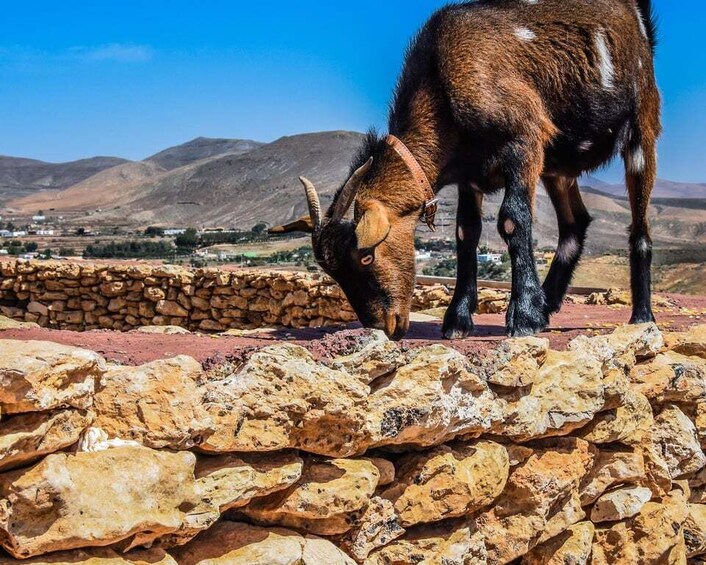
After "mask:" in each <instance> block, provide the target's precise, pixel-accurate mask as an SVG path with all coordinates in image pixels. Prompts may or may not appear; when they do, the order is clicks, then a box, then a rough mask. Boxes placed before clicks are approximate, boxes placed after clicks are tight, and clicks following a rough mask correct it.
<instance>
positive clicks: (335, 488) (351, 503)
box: [241, 459, 380, 536]
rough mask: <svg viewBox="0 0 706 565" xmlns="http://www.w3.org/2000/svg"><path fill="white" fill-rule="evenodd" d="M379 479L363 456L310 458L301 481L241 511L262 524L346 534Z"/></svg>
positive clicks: (314, 532) (373, 468)
mask: <svg viewBox="0 0 706 565" xmlns="http://www.w3.org/2000/svg"><path fill="white" fill-rule="evenodd" d="M379 478H380V473H379V471H378V469H377V467H376V466H375V465H373V464H372V463H371V462H370V461H366V460H363V459H361V460H356V459H332V460H318V459H309V460H307V461H306V462H305V464H304V469H303V471H302V476H301V479H300V480H299V482H298V483H297V484H295V485H293V486H292V487H290V488H288V489H286V490H283V491H281V492H279V493H275V494H273V495H270V496H268V497H264V498H259V499H257V500H254V501H252V502H251V503H250V504H248V505H247V506H246V507H245V508H243V509H241V512H242V513H243V514H244V515H245V516H247V517H248V518H250V519H252V520H255V521H257V522H258V523H261V524H266V525H278V526H285V527H289V528H296V529H298V530H303V531H306V532H310V533H313V534H316V535H324V536H330V535H338V534H344V533H346V532H347V531H348V530H350V529H351V528H352V527H353V523H354V522H355V520H356V519H357V518H358V517H359V516H361V515H362V514H363V512H364V511H365V509H366V508H367V507H368V505H369V504H370V499H371V498H372V496H373V494H374V492H375V489H376V488H377V485H378V480H379Z"/></svg>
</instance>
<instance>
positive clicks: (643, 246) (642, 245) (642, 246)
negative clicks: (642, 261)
mask: <svg viewBox="0 0 706 565" xmlns="http://www.w3.org/2000/svg"><path fill="white" fill-rule="evenodd" d="M636 251H637V252H638V253H639V254H640V255H642V256H643V257H646V256H647V255H648V254H649V252H650V244H649V242H648V241H647V239H646V238H644V237H641V238H640V241H638V242H637V246H636Z"/></svg>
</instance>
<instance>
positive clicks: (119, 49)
mask: <svg viewBox="0 0 706 565" xmlns="http://www.w3.org/2000/svg"><path fill="white" fill-rule="evenodd" d="M67 54H68V55H69V56H70V57H75V58H77V59H82V60H85V61H115V62H119V63H143V62H145V61H149V60H150V59H152V56H153V55H154V52H153V51H152V48H151V47H149V46H148V45H136V44H134V43H107V44H105V45H98V46H94V47H71V48H70V49H69V50H68V51H67Z"/></svg>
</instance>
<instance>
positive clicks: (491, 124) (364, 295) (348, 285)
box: [273, 0, 660, 339]
mask: <svg viewBox="0 0 706 565" xmlns="http://www.w3.org/2000/svg"><path fill="white" fill-rule="evenodd" d="M654 44H655V29H654V25H653V20H652V16H651V5H650V1H649V0H591V1H590V2H587V1H585V0H478V1H476V2H468V3H463V4H454V5H450V6H447V7H445V8H443V9H441V10H439V11H438V12H436V13H435V14H434V15H433V16H432V17H431V19H430V20H429V21H428V22H427V24H426V25H425V26H424V27H423V28H422V30H421V31H420V32H419V34H418V35H417V37H416V38H415V39H414V41H413V42H412V44H411V46H410V48H409V51H408V53H407V57H406V61H405V65H404V70H403V72H402V76H401V78H400V80H399V84H398V86H397V90H396V93H395V97H394V101H393V104H392V110H391V115H390V119H389V131H390V134H391V136H388V137H386V138H383V139H381V138H378V137H377V136H376V135H374V134H369V135H368V136H367V138H366V141H365V143H364V145H363V147H362V148H361V151H360V154H359V155H358V157H357V158H356V160H355V162H354V163H353V166H352V168H351V171H352V172H353V174H352V176H351V178H350V180H349V181H348V182H347V183H346V185H345V186H344V187H343V188H342V189H341V190H339V192H338V193H337V195H336V198H335V201H334V203H333V205H332V206H331V208H330V209H329V210H328V212H327V213H326V215H325V216H322V213H321V209H320V205H319V200H318V197H317V195H316V191H315V189H314V187H313V185H312V184H311V183H310V182H309V181H306V179H303V182H304V183H305V186H306V189H307V199H308V202H309V209H310V212H311V214H310V216H309V217H308V218H305V219H302V220H300V221H299V222H295V224H291V225H290V226H282V227H280V228H275V229H274V230H273V231H274V232H278V233H282V232H285V231H294V230H301V229H302V228H303V227H306V229H307V230H308V231H311V232H312V238H313V245H314V252H315V256H316V259H317V261H318V262H319V264H320V265H321V267H322V268H323V269H324V270H325V271H326V272H327V273H329V274H330V275H331V276H332V277H333V278H334V279H335V280H336V281H337V282H338V283H339V284H340V285H341V287H342V288H343V290H344V292H345V293H346V295H347V297H348V299H349V301H350V302H351V304H352V306H353V308H354V309H355V311H356V313H357V314H358V317H359V319H360V321H361V322H362V323H363V324H364V325H365V326H369V327H377V328H382V329H384V330H385V331H386V333H387V334H388V335H390V336H391V337H393V338H400V337H402V336H403V335H404V334H405V332H406V331H407V329H408V326H409V311H410V302H411V295H412V290H413V286H414V281H415V261H414V232H415V229H416V225H417V222H418V221H419V219H420V215H421V216H424V215H426V219H427V220H429V223H433V218H432V217H431V216H433V211H434V206H433V205H430V202H429V201H430V199H431V198H433V196H432V195H430V194H429V191H430V189H429V187H427V186H426V184H427V183H428V184H429V185H430V188H431V189H433V191H434V192H436V191H438V190H440V189H441V188H442V187H444V186H446V185H449V184H456V185H457V186H458V190H459V205H458V219H457V222H458V229H457V236H456V239H457V251H458V278H457V284H456V289H455V294H454V297H453V301H452V303H451V306H450V307H449V309H448V311H447V313H446V317H445V319H444V325H443V334H444V336H445V337H446V338H450V339H453V338H462V337H465V336H467V335H469V334H470V333H471V332H472V330H473V322H472V313H473V312H474V311H475V308H476V305H477V286H476V284H477V283H476V275H477V256H476V253H477V247H478V242H479V239H480V235H481V206H482V202H483V195H484V194H487V193H492V192H494V191H497V190H500V189H501V188H503V187H504V189H505V196H504V201H503V204H502V206H501V209H500V214H499V219H498V229H499V231H500V234H501V235H502V237H503V238H504V240H505V241H506V243H507V245H508V249H509V254H510V258H511V263H512V296H511V301H510V306H509V310H508V313H507V330H508V333H509V334H510V335H516V336H518V335H528V334H533V333H536V332H538V331H541V330H542V329H543V328H545V327H546V325H547V324H548V319H549V316H550V315H551V314H552V313H554V312H557V311H558V310H559V308H560V307H561V303H562V301H563V298H564V295H565V293H566V290H567V288H568V285H569V283H570V280H571V277H572V275H573V272H574V269H575V267H576V265H577V263H578V261H579V259H580V257H581V253H582V251H583V245H584V239H585V235H586V230H587V228H588V225H589V223H590V216H589V214H588V212H587V211H586V208H585V207H584V204H583V202H582V199H581V194H580V192H579V188H578V184H577V178H578V177H579V176H580V175H581V174H582V173H584V172H587V171H592V170H594V169H597V168H599V167H601V166H603V165H604V164H606V163H607V162H608V161H609V160H610V159H611V158H612V157H613V156H614V155H615V154H616V153H619V152H620V153H621V154H622V157H623V159H624V162H625V170H626V179H627V187H628V193H629V197H630V205H631V208H632V216H633V221H632V226H631V228H630V262H631V275H632V292H633V313H632V320H631V321H632V322H633V323H639V322H647V321H651V320H653V319H654V318H653V315H652V310H651V299H650V292H651V290H650V287H651V280H650V270H651V260H652V243H651V239H650V235H649V227H648V220H647V210H648V204H649V201H650V195H651V191H652V188H653V185H654V181H655V176H656V166H657V158H656V141H657V138H658V136H659V133H660V99H659V93H658V91H657V87H656V84H655V77H654V69H653V48H654ZM398 140H401V142H399V141H398ZM540 180H541V181H543V184H544V187H545V188H546V190H547V192H548V193H549V196H550V197H551V201H552V203H553V204H554V207H555V209H556V213H557V218H558V224H559V244H558V249H557V253H556V257H555V259H554V262H553V263H552V266H551V269H550V272H549V274H548V276H547V279H546V281H545V282H544V285H543V286H542V285H540V283H539V279H538V276H537V271H536V268H535V263H534V257H533V252H532V215H533V206H534V195H535V188H536V186H537V184H538V183H539V181H540ZM353 202H355V213H354V218H353V221H347V220H345V219H344V216H345V214H346V211H347V210H348V208H349V207H350V206H351V205H352V204H353Z"/></svg>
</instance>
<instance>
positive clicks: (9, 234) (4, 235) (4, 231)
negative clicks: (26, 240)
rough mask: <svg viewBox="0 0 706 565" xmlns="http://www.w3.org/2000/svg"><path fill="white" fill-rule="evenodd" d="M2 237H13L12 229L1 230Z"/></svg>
mask: <svg viewBox="0 0 706 565" xmlns="http://www.w3.org/2000/svg"><path fill="white" fill-rule="evenodd" d="M0 237H12V232H11V231H10V230H0Z"/></svg>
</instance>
